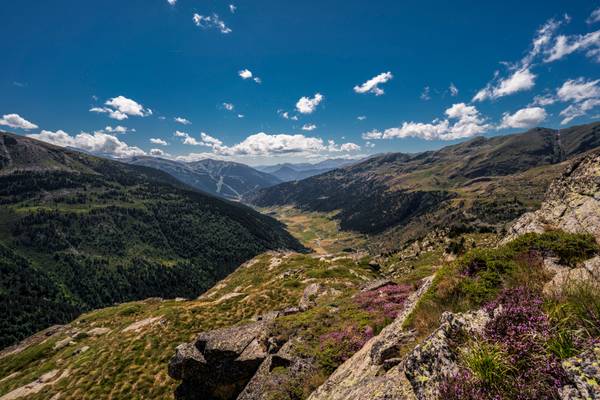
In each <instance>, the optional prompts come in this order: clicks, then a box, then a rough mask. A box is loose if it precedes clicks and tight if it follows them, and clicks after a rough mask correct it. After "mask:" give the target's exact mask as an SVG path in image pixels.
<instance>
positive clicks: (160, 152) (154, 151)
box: [150, 149, 169, 157]
mask: <svg viewBox="0 0 600 400" xmlns="http://www.w3.org/2000/svg"><path fill="white" fill-rule="evenodd" d="M150 155H151V156H155V157H167V156H169V153H165V152H164V151H163V150H161V149H150Z"/></svg>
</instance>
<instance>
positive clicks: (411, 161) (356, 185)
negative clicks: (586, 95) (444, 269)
mask: <svg viewBox="0 0 600 400" xmlns="http://www.w3.org/2000/svg"><path fill="white" fill-rule="evenodd" d="M599 145H600V124H599V123H594V124H589V125H584V126H578V127H573V128H568V129H563V130H560V132H559V131H555V130H551V129H543V128H538V129H534V130H531V131H528V132H526V133H523V134H518V135H509V136H499V137H494V138H490V139H485V138H481V137H479V138H475V139H472V140H470V141H467V142H464V143H461V144H457V145H453V146H448V147H445V148H443V149H441V150H438V151H429V152H424V153H420V154H416V155H409V154H402V153H397V154H386V155H382V156H379V157H373V158H370V159H368V160H366V161H363V162H361V163H359V164H356V165H352V166H349V167H345V168H341V169H338V170H335V171H331V172H329V173H326V174H322V175H319V176H315V177H311V178H308V179H305V180H302V181H299V182H288V183H283V184H280V185H277V186H273V187H271V188H266V189H262V190H260V191H259V192H258V193H256V194H254V195H252V196H250V197H249V198H248V201H250V202H251V203H253V204H256V205H258V206H263V207H270V206H281V205H294V206H296V207H298V208H300V209H302V210H305V211H321V212H332V211H337V212H338V213H337V215H336V217H337V218H338V219H339V221H340V224H341V227H342V229H346V230H355V231H358V232H361V233H368V234H381V233H383V232H386V233H387V236H388V237H387V238H386V237H384V242H385V241H386V240H387V241H388V242H389V243H390V244H392V243H393V242H399V243H402V242H404V241H405V240H408V239H414V238H418V237H422V236H423V235H424V234H425V233H426V232H428V231H430V230H431V229H435V228H446V229H450V230H458V231H460V230H462V229H465V228H466V227H469V229H475V230H482V231H486V230H495V229H497V228H498V227H499V226H501V225H502V224H503V223H506V222H508V221H511V220H513V219H514V218H516V217H517V216H519V215H520V214H522V213H523V212H525V211H528V210H531V209H533V208H536V207H538V206H539V204H540V202H541V200H542V199H543V195H544V193H545V191H546V188H547V186H548V183H549V182H550V181H551V180H552V179H553V178H554V177H556V176H557V175H558V174H559V172H560V170H561V164H560V163H561V162H562V161H564V160H566V159H568V158H570V157H573V156H575V155H577V154H580V153H582V152H585V151H588V150H590V149H592V148H595V147H598V146H599ZM523 188H527V190H523ZM390 229H391V231H390ZM390 234H391V236H390Z"/></svg>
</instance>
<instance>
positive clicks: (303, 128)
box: [302, 124, 317, 132]
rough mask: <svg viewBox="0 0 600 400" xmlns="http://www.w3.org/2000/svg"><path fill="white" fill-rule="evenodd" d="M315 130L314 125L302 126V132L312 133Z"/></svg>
mask: <svg viewBox="0 0 600 400" xmlns="http://www.w3.org/2000/svg"><path fill="white" fill-rule="evenodd" d="M315 129H317V126H316V125H315V124H304V125H302V130H303V131H309V132H310V131H314V130H315Z"/></svg>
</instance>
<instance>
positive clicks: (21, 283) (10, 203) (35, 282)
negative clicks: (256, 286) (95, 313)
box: [0, 132, 302, 348]
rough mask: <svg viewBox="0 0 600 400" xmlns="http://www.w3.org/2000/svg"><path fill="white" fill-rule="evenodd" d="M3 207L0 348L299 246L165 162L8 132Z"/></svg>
mask: <svg viewBox="0 0 600 400" xmlns="http://www.w3.org/2000/svg"><path fill="white" fill-rule="evenodd" d="M166 163H167V162H166V161H165V162H164V164H166ZM169 165H172V166H173V168H176V167H177V164H176V163H175V164H169ZM189 168H190V170H191V171H196V170H200V171H201V170H203V169H204V168H206V169H210V170H211V171H217V170H218V171H222V170H227V169H228V168H229V171H235V170H236V168H240V169H241V170H242V171H243V170H245V169H244V168H242V167H238V166H237V165H224V164H220V166H214V165H213V164H212V163H211V162H207V163H202V162H201V163H197V164H193V165H191V166H189ZM184 171H187V169H186V170H184ZM211 173H212V172H211ZM206 174H208V172H207V173H205V175H206ZM232 174H233V172H232ZM197 175H198V176H200V173H198V174H197ZM192 176H193V177H195V176H196V175H192ZM258 176H259V177H260V176H261V175H260V173H258ZM251 185H254V183H252V184H251ZM0 205H1V206H0V348H2V347H5V346H7V345H10V344H13V343H15V342H17V341H18V340H20V339H22V338H24V337H26V336H28V335H30V334H31V333H33V332H35V331H38V330H40V329H43V328H45V327H47V326H50V325H52V324H56V323H64V322H67V321H70V320H71V319H72V318H74V317H75V316H76V315H78V314H79V313H80V312H82V311H85V310H89V309H93V308H99V307H104V306H107V305H112V304H114V303H117V302H125V301H130V300H135V299H144V298H148V297H167V298H174V297H178V296H181V297H189V298H193V297H196V296H198V295H199V294H200V293H202V292H203V291H204V290H206V289H207V288H209V287H210V286H212V285H213V284H214V283H215V282H216V281H217V280H219V279H221V278H223V277H225V276H226V275H228V274H229V273H230V272H231V271H233V270H234V269H235V268H237V267H238V266H239V265H240V264H241V263H243V262H244V261H246V260H248V259H250V258H252V257H254V256H255V255H257V254H259V253H262V252H264V251H266V250H269V249H272V250H276V249H284V248H288V249H300V250H301V249H302V246H301V245H300V244H299V243H298V242H297V241H296V240H295V239H293V238H292V237H291V236H290V234H289V233H287V232H286V231H285V229H284V226H283V224H281V223H280V222H278V221H276V220H274V219H272V218H270V217H268V216H265V215H262V214H260V213H258V212H255V211H254V210H252V209H251V208H249V207H246V206H243V205H241V204H235V203H232V202H229V201H225V200H222V199H219V198H217V197H214V196H211V195H207V194H204V193H201V192H199V191H197V190H195V189H192V188H191V187H189V186H187V185H185V184H183V183H181V182H180V181H178V180H176V179H175V178H173V177H172V176H171V175H169V174H167V173H165V172H162V171H159V170H158V169H154V168H148V167H145V166H140V165H129V164H126V163H122V162H117V161H113V160H109V159H105V158H99V157H94V156H90V155H87V154H84V153H81V152H76V151H72V150H69V149H65V148H61V147H57V146H53V145H50V144H47V143H44V142H40V141H37V140H34V139H30V138H26V137H23V136H18V135H13V134H10V133H4V132H0Z"/></svg>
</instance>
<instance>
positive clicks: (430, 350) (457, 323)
mask: <svg viewBox="0 0 600 400" xmlns="http://www.w3.org/2000/svg"><path fill="white" fill-rule="evenodd" d="M488 321H489V314H488V313H487V312H485V311H484V310H479V311H477V312H470V313H464V314H453V313H449V312H445V313H444V314H443V315H442V319H441V325H440V327H439V328H438V329H437V330H436V331H435V332H433V333H432V334H431V335H430V336H429V337H428V338H427V339H426V340H425V341H424V342H423V343H421V344H420V345H418V346H417V347H415V349H414V350H413V351H412V352H411V353H410V354H409V355H408V357H407V358H406V360H405V362H404V365H403V367H404V372H405V374H406V377H407V378H408V380H409V381H410V383H411V385H412V388H413V390H414V392H415V395H416V397H417V398H418V399H436V398H438V396H439V392H438V388H439V385H440V383H441V382H442V380H444V379H445V378H446V377H449V376H453V375H455V374H456V373H457V372H458V362H457V354H456V348H457V343H458V342H460V340H461V339H462V338H464V337H472V336H473V335H477V334H480V333H481V332H482V331H483V329H484V327H485V324H486V323H487V322H488Z"/></svg>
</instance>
